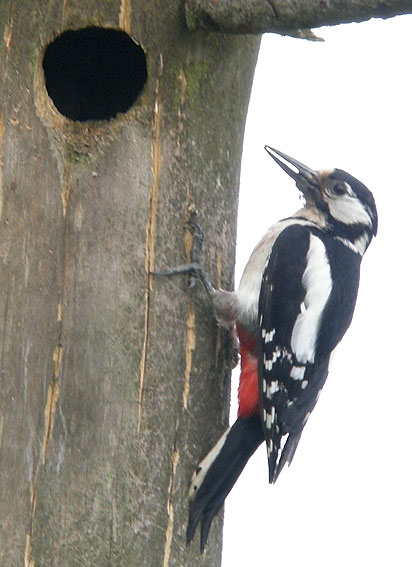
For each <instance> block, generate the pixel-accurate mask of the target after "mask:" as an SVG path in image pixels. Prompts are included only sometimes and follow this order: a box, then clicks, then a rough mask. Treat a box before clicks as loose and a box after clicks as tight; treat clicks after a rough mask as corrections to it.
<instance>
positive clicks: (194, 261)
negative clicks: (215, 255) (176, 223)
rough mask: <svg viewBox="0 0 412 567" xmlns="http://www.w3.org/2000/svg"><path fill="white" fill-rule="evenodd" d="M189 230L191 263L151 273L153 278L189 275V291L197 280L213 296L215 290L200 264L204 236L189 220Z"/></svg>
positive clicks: (193, 222)
mask: <svg viewBox="0 0 412 567" xmlns="http://www.w3.org/2000/svg"><path fill="white" fill-rule="evenodd" d="M188 226H189V229H190V231H191V233H192V237H193V244H192V251H191V254H190V259H191V262H190V264H182V265H181V266H176V267H175V268H170V269H168V270H165V271H162V272H152V273H153V274H154V275H155V276H174V275H177V274H186V273H189V286H188V287H189V289H191V288H193V287H194V285H195V283H196V279H195V278H198V279H199V280H200V281H201V282H202V284H203V287H204V288H205V290H206V291H207V292H208V293H209V294H213V293H214V292H215V291H216V290H215V288H214V286H213V284H212V283H211V281H210V280H209V278H208V276H207V275H206V273H205V271H204V269H203V266H202V265H201V263H200V256H201V254H202V248H203V241H204V234H203V230H202V229H201V228H200V226H199V225H198V223H197V222H195V221H193V220H190V221H189V222H188Z"/></svg>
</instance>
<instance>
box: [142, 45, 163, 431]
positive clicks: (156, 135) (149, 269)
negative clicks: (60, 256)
mask: <svg viewBox="0 0 412 567" xmlns="http://www.w3.org/2000/svg"><path fill="white" fill-rule="evenodd" d="M162 71H163V58H162V55H160V61H159V72H158V78H157V83H156V98H155V106H154V112H153V144H152V171H153V183H152V187H151V189H150V200H149V213H148V218H147V223H146V257H145V268H146V274H147V279H146V290H145V301H144V303H145V322H144V335H143V345H142V358H141V362H140V383H139V396H138V406H139V411H138V416H137V432H138V433H139V432H140V427H141V422H142V413H143V399H144V386H145V379H146V365H147V356H148V339H149V326H150V300H151V291H152V284H153V271H154V263H155V262H154V256H155V239H156V224H157V222H156V221H157V203H158V196H159V181H160V165H161V159H162V154H161V137H160V125H161V119H162V103H161V100H160V85H161V77H162Z"/></svg>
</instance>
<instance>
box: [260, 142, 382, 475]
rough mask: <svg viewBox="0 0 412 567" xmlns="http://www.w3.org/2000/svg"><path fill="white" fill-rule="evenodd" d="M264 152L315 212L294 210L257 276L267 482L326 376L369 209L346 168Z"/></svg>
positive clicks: (352, 297)
mask: <svg viewBox="0 0 412 567" xmlns="http://www.w3.org/2000/svg"><path fill="white" fill-rule="evenodd" d="M267 151H268V152H269V153H270V155H271V156H272V157H273V158H274V159H275V160H276V161H277V162H278V163H279V164H280V165H281V166H282V168H283V169H285V170H286V171H287V173H289V174H290V175H292V177H294V178H295V180H296V182H297V185H298V187H299V188H300V189H301V190H302V192H303V194H304V196H305V197H306V200H307V207H308V206H311V205H312V206H313V205H315V206H316V207H317V208H318V210H319V212H320V213H321V215H320V217H319V220H318V222H317V223H310V224H306V223H305V222H303V223H302V222H301V221H300V218H299V216H295V220H296V222H295V223H293V224H291V225H289V226H287V227H286V228H285V229H284V230H283V231H281V233H280V234H279V236H278V237H277V238H276V240H275V241H274V243H273V246H272V250H271V253H270V255H269V258H268V262H267V265H266V268H265V271H264V274H263V279H262V286H261V291H260V297H259V307H258V316H259V326H260V330H261V337H260V341H259V346H260V348H259V356H258V361H259V394H260V407H261V418H262V425H263V430H264V432H265V439H266V445H267V452H268V464H269V480H270V482H274V481H275V480H276V478H277V477H278V475H279V473H280V472H281V470H282V468H283V466H284V464H285V463H286V462H288V463H289V464H290V462H291V461H292V459H293V455H294V453H295V450H296V447H297V444H298V442H299V439H300V436H301V433H302V430H303V428H304V426H305V424H306V422H307V420H308V418H309V416H310V413H311V412H312V410H313V408H314V406H315V404H316V402H317V399H318V397H319V394H320V391H321V390H322V387H323V385H324V383H325V380H326V378H327V375H328V365H329V358H330V355H331V353H332V351H333V349H334V348H335V347H336V345H337V344H338V343H339V341H340V340H341V339H342V337H343V335H344V334H345V332H346V330H347V328H348V327H349V325H350V323H351V320H352V315H353V311H354V308H355V303H356V297H357V291H358V285H359V273H360V264H361V259H362V256H363V254H364V252H365V250H366V248H367V246H368V244H369V242H370V240H371V238H372V236H373V235H375V234H376V230H377V213H376V207H375V202H374V199H373V197H372V194H371V193H370V191H369V190H368V189H367V188H366V187H365V186H364V185H363V184H362V183H360V182H359V181H358V180H356V179H355V178H353V177H352V176H350V175H349V174H347V173H346V172H343V171H341V170H334V171H332V172H324V173H321V174H317V173H315V172H312V171H311V170H309V168H307V167H306V166H303V164H300V163H299V162H296V160H292V159H291V158H289V157H288V156H285V155H284V154H281V153H280V152H276V151H275V150H273V149H272V148H267ZM276 154H279V155H280V156H281V157H283V159H284V160H285V159H286V160H287V161H288V162H289V163H291V164H292V165H293V166H295V168H296V169H297V170H298V174H296V173H294V172H293V170H290V168H289V167H288V166H287V165H286V164H285V163H284V162H283V161H280V160H279V158H278V157H277V155H276ZM283 436H287V440H286V443H285V445H284V447H283V449H282V450H281V441H282V437H283ZM280 450H281V453H280V457H279V452H280Z"/></svg>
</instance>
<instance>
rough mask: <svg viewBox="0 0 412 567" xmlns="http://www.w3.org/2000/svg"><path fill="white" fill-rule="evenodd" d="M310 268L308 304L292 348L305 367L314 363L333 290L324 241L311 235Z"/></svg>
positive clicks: (306, 279)
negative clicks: (322, 321) (319, 333)
mask: <svg viewBox="0 0 412 567" xmlns="http://www.w3.org/2000/svg"><path fill="white" fill-rule="evenodd" d="M306 262H307V263H306V268H305V271H304V273H303V280H302V282H303V287H304V289H305V291H306V295H305V299H304V305H305V308H306V309H304V310H303V309H302V310H301V311H302V312H301V313H300V314H299V315H298V317H297V319H296V322H295V325H294V327H293V331H292V339H291V346H292V350H293V352H294V353H295V356H296V359H297V360H298V362H300V363H302V364H306V363H307V362H310V363H313V361H314V358H315V348H316V340H317V337H318V332H319V325H320V322H321V316H322V312H323V310H324V307H325V305H326V303H327V301H328V299H329V296H330V292H331V290H332V277H331V273H330V265H329V262H328V258H327V256H326V249H325V246H324V244H323V242H322V240H321V239H320V238H319V237H317V236H314V235H313V234H311V235H310V240H309V249H308V252H307V254H306Z"/></svg>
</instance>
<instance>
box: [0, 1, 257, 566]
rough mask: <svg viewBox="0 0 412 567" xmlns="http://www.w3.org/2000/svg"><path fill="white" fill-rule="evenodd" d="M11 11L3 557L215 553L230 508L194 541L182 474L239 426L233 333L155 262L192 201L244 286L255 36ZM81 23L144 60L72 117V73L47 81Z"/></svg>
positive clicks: (3, 158)
mask: <svg viewBox="0 0 412 567" xmlns="http://www.w3.org/2000/svg"><path fill="white" fill-rule="evenodd" d="M0 25H1V37H2V38H3V41H2V43H1V48H0V49H1V51H0V53H1V65H0V73H1V92H0V164H1V169H0V260H1V262H0V270H1V271H0V280H1V281H0V321H1V344H0V348H1V351H0V352H1V374H0V380H1V386H0V564H1V565H4V566H7V567H17V566H19V567H20V566H21V565H23V564H24V566H25V567H50V566H58V567H65V566H67V567H76V566H77V565H79V566H80V565H82V566H93V567H96V566H99V567H101V566H105V565H116V566H119V567H120V566H121V567H127V566H129V565H130V566H132V565H133V566H134V567H136V566H138V567H144V566H153V567H162V566H163V567H167V566H170V567H171V566H176V567H184V566H191V567H193V566H217V565H219V564H220V555H221V530H222V518H221V517H220V520H219V521H217V522H215V523H214V526H213V527H212V533H211V536H210V543H209V545H208V547H207V550H206V552H205V554H204V555H203V556H200V554H199V549H198V542H197V541H196V542H195V544H194V545H192V546H191V547H190V548H186V543H185V526H186V521H187V507H188V502H187V488H188V483H189V480H190V477H191V475H192V472H193V468H194V466H195V465H196V464H197V462H198V461H199V460H200V459H201V458H202V457H203V456H204V454H205V452H206V451H207V450H208V449H209V448H210V447H211V445H212V444H213V443H214V441H215V440H216V439H217V437H218V436H219V434H220V433H221V432H222V430H223V428H224V426H225V424H226V422H227V416H228V387H229V376H230V367H231V351H230V341H229V338H228V337H227V335H226V334H225V333H223V332H221V331H220V330H219V329H217V328H216V326H215V323H214V320H213V316H212V310H211V305H210V302H209V300H208V297H207V295H206V294H205V292H204V290H203V289H202V288H201V287H200V286H199V285H197V286H196V288H195V289H194V290H192V291H188V290H187V278H185V277H175V278H167V279H166V278H160V277H155V276H153V275H151V271H153V270H154V269H157V270H159V269H164V268H165V267H167V266H172V265H176V264H179V263H184V262H186V261H187V259H188V254H189V250H190V243H191V242H190V233H189V232H188V230H187V228H186V221H187V219H188V218H189V216H190V215H193V214H194V213H197V217H196V220H197V221H198V222H199V223H200V225H201V226H202V227H203V229H204V231H205V242H206V244H205V247H204V248H205V250H204V265H205V267H206V269H207V271H208V272H209V273H210V275H211V278H212V280H213V281H214V282H215V283H216V284H218V285H222V287H225V288H230V287H231V285H232V275H233V266H234V244H235V231H236V228H235V227H236V211H237V201H238V196H237V195H238V183H239V166H240V157H241V147H242V137H243V128H244V122H245V117H246V111H247V104H248V99H249V92H250V87H251V82H252V76H253V70H254V65H255V60H256V56H257V50H258V43H259V39H258V38H255V37H245V36H226V35H223V34H214V33H209V32H206V31H197V32H189V31H188V30H187V29H186V27H185V19H184V7H183V3H182V2H181V1H178V0H169V1H168V2H165V1H164V0H163V1H160V0H157V1H154V2H146V1H143V0H133V1H132V0H121V1H119V2H118V3H117V2H113V1H111V2H109V1H105V2H103V1H97V0H89V2H87V3H84V2H81V1H80V0H70V1H69V2H66V1H64V2H54V1H52V0H49V1H42V2H37V3H34V4H33V2H31V1H30V2H29V1H28V0H22V1H21V2H19V3H15V2H11V1H5V0H3V1H2V2H1V3H0ZM88 26H99V27H104V28H115V29H119V28H120V29H123V30H125V31H126V32H128V33H130V35H131V36H132V37H133V38H134V39H135V40H137V41H138V42H139V43H140V44H141V46H142V48H143V50H144V52H145V54H146V63H147V82H146V83H145V85H144V87H143V90H142V91H141V92H140V94H139V96H138V98H137V100H136V102H135V103H134V104H133V105H132V107H131V108H130V110H128V111H127V112H126V113H122V112H121V113H119V114H117V116H116V118H113V119H111V120H108V121H107V120H94V121H85V117H84V116H86V118H87V113H86V115H82V114H81V113H80V114H75V111H79V112H80V110H84V109H79V108H78V107H79V105H80V106H82V104H83V102H82V100H80V101H79V98H78V97H77V94H76V90H75V89H74V88H73V85H72V84H71V83H70V78H68V76H67V74H66V72H63V73H62V74H63V83H60V84H59V85H54V86H55V87H56V89H57V90H56V91H53V86H52V85H51V84H50V85H48V90H46V85H45V75H44V71H43V56H44V50H45V48H46V46H47V45H48V44H49V43H50V42H52V41H53V40H54V39H55V38H56V37H57V36H58V35H59V34H61V33H62V32H64V31H66V30H70V29H73V30H78V29H80V28H86V27H88ZM66 37H68V36H66ZM70 37H71V36H70ZM71 47H72V46H71ZM71 47H70V46H69V48H68V49H67V51H65V52H64V54H63V58H62V60H61V61H60V62H59V61H58V60H52V61H51V63H50V66H49V67H48V72H49V74H50V73H53V71H54V70H55V71H56V73H58V71H59V70H60V71H61V69H62V65H63V66H64V65H65V64H66V62H67V61H68V60H70V58H71V57H72V56H73V52H72V51H73V50H72V49H71ZM102 49H103V48H102ZM113 50H114V51H115V49H113ZM86 51H87V50H86ZM122 64H123V63H122V61H121V60H120V59H119V60H118V61H116V67H119V68H120V67H121V66H122ZM45 65H46V64H45ZM97 66H98V65H97V64H96V67H97ZM46 67H47V66H46ZM103 67H104V65H103ZM95 71H96V69H95V68H90V69H88V72H89V76H88V77H87V78H84V77H83V78H82V79H81V81H82V82H83V83H87V84H88V86H89V87H90V86H91V85H92V83H93V81H94V74H95ZM96 73H97V71H96ZM46 74H47V72H46ZM126 75H127V76H129V75H133V76H134V72H133V73H126ZM46 79H47V77H46ZM56 81H57V79H56ZM65 81H66V82H65ZM51 82H52V79H50V83H51ZM123 82H125V83H127V79H125V80H123V79H118V80H117V81H116V84H113V85H112V88H111V89H110V95H113V93H114V95H116V93H117V86H119V85H120V86H122V83H123ZM79 88H80V87H79ZM52 91H53V92H55V93H56V98H55V99H54V100H55V103H56V104H57V105H58V106H59V105H60V102H61V101H63V103H62V104H61V105H60V109H61V110H62V111H64V112H65V113H66V114H67V116H72V117H76V116H79V117H80V116H81V118H80V120H82V121H76V120H70V119H69V118H67V117H65V116H63V115H62V114H61V113H59V112H58V110H57V109H56V107H55V106H54V104H53V102H52V100H51V98H50V97H49V95H48V92H52ZM114 95H113V96H114ZM59 97H60V98H59ZM101 98H102V97H101V96H100V94H99V91H98V90H97V95H96V99H95V100H94V101H92V102H91V103H90V101H89V103H88V104H89V107H88V108H89V110H90V108H94V107H97V106H99V105H100V104H101ZM114 99H116V96H114ZM112 102H113V101H112ZM113 104H114V105H116V100H114V102H113ZM119 108H120V110H123V108H122V107H119ZM110 112H111V113H112V114H113V113H114V114H115V113H116V110H113V109H111V110H110ZM110 112H109V114H108V116H109V115H110ZM89 116H90V114H89ZM93 116H94V115H93Z"/></svg>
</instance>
